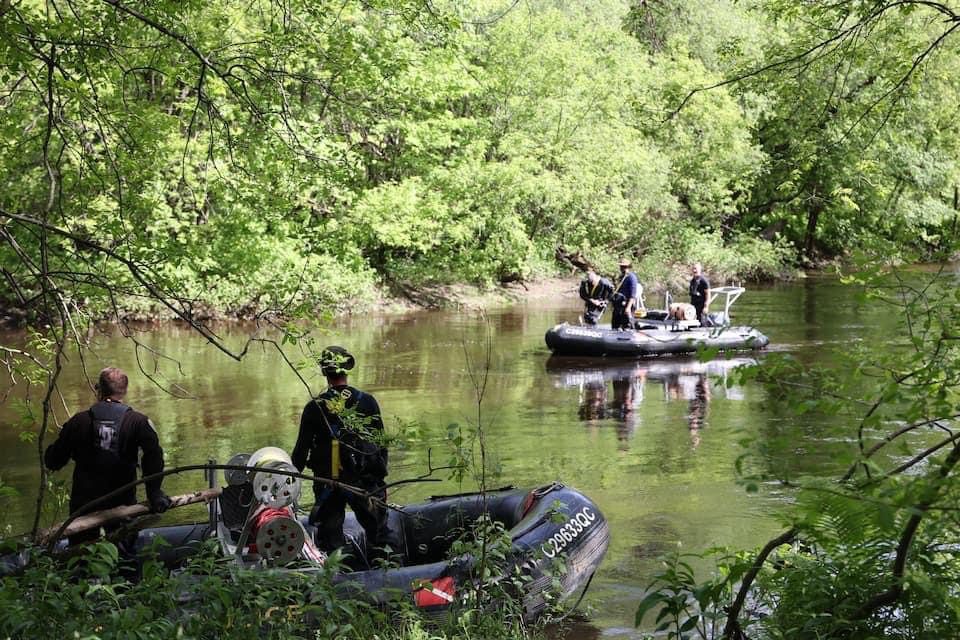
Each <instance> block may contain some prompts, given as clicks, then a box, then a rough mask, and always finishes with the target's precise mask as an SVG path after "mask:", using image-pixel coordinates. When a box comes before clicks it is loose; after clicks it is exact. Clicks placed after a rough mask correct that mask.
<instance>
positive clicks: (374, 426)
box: [290, 345, 388, 551]
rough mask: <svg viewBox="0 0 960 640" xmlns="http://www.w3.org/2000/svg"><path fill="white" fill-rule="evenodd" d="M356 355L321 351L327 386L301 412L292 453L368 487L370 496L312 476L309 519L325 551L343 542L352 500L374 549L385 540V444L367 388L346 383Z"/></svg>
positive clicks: (315, 468) (320, 470)
mask: <svg viewBox="0 0 960 640" xmlns="http://www.w3.org/2000/svg"><path fill="white" fill-rule="evenodd" d="M355 364H356V360H355V359H354V357H353V356H352V355H350V353H348V352H347V350H346V349H344V348H343V347H339V346H335V345H334V346H329V347H327V348H326V349H324V350H323V352H322V353H321V355H320V370H321V372H322V373H323V375H324V376H325V377H326V379H327V385H328V386H327V390H326V391H324V392H323V393H322V394H320V395H319V396H318V397H316V398H314V399H312V400H311V401H310V402H308V403H307V405H306V406H305V407H304V408H303V414H302V415H301V416H300V433H299V435H298V436H297V444H296V445H295V446H294V448H293V453H292V454H291V456H290V458H291V460H293V464H294V465H296V467H297V469H300V470H301V471H303V469H304V468H305V467H310V470H311V471H312V472H313V475H315V476H317V477H319V478H330V479H333V480H337V481H339V482H342V483H343V484H347V485H350V486H353V487H356V488H358V489H363V490H364V491H367V492H372V497H373V498H374V499H378V500H379V501H380V502H379V503H378V502H375V500H374V499H371V498H366V497H363V496H360V495H357V494H356V493H352V492H349V491H345V490H343V489H339V488H335V487H331V486H330V485H328V484H325V483H320V482H315V483H314V485H313V493H314V496H315V498H316V501H315V505H314V508H313V511H311V513H310V522H311V523H312V524H314V525H315V526H316V527H317V544H318V545H319V546H320V547H321V548H323V549H324V550H326V551H333V550H334V549H337V548H338V547H342V546H343V545H344V538H343V520H344V509H345V507H346V505H348V504H349V505H350V508H351V509H353V512H354V514H356V516H357V521H358V522H359V523H360V525H361V526H362V527H363V529H364V531H365V532H366V534H367V547H368V548H370V549H373V548H374V547H378V546H380V545H382V544H384V543H385V542H386V540H387V534H388V531H387V513H386V509H385V507H384V506H383V502H382V501H384V500H386V490H385V489H384V487H385V483H384V478H385V477H386V475H387V449H386V447H384V446H382V444H381V440H382V436H383V420H382V418H381V417H380V405H378V404H377V400H376V398H374V397H373V396H372V395H370V394H369V393H365V392H363V391H360V390H359V389H357V388H355V387H351V386H350V385H348V384H347V372H348V371H350V370H351V369H353V367H354V366H355Z"/></svg>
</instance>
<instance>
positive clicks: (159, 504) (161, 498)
mask: <svg viewBox="0 0 960 640" xmlns="http://www.w3.org/2000/svg"><path fill="white" fill-rule="evenodd" d="M169 508H170V496H168V495H167V494H165V493H164V492H163V491H157V492H156V493H155V494H153V495H152V496H150V511H152V512H153V513H163V512H164V511H166V510H167V509H169Z"/></svg>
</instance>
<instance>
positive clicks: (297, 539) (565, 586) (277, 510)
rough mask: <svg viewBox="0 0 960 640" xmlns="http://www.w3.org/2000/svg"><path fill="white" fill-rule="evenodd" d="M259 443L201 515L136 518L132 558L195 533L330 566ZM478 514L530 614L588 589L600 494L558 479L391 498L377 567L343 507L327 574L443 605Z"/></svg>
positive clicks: (462, 587)
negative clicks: (503, 544)
mask: <svg viewBox="0 0 960 640" xmlns="http://www.w3.org/2000/svg"><path fill="white" fill-rule="evenodd" d="M266 449H270V450H271V452H270V453H269V454H268V456H272V457H273V461H269V462H267V463H266V465H264V461H265V460H268V459H269V458H268V457H265V456H261V457H260V459H259V461H258V460H257V456H258V455H259V454H260V452H259V451H258V452H257V453H254V454H253V455H252V456H246V457H245V459H247V460H249V463H250V467H249V468H250V472H249V473H244V472H239V473H237V472H232V473H231V472H229V471H228V472H227V474H226V475H227V483H228V484H227V486H226V487H223V488H222V491H221V492H220V495H219V497H217V498H216V499H214V500H213V501H212V502H210V503H209V505H208V509H209V521H207V522H202V523H194V524H184V525H173V526H162V527H152V528H146V529H142V530H140V531H139V532H138V533H137V535H136V539H135V541H131V543H129V544H127V545H125V549H126V550H125V553H126V554H127V555H129V556H130V557H131V558H132V559H138V558H143V557H145V556H146V555H147V553H146V552H147V550H150V553H151V554H152V555H153V557H157V558H159V559H160V560H161V561H162V562H164V564H165V565H166V566H168V567H169V568H171V569H177V568H179V567H181V566H183V565H184V564H185V563H186V561H187V560H188V559H189V558H190V557H191V556H193V555H194V554H195V553H196V552H197V550H198V549H199V548H200V546H201V543H203V542H204V541H206V540H209V539H211V538H215V539H217V540H218V541H219V543H220V546H221V548H222V550H223V553H224V555H225V557H227V558H233V559H235V560H236V562H237V563H238V564H239V565H240V566H243V567H247V568H250V569H254V570H255V569H262V568H274V569H279V570H286V569H291V570H296V571H297V572H298V573H300V574H303V573H306V574H308V575H309V574H311V572H313V573H316V574H317V575H318V576H319V575H320V574H326V573H328V572H327V571H326V570H325V569H324V568H323V563H324V562H325V560H326V555H325V554H324V553H323V552H321V551H319V550H318V549H317V548H316V546H315V544H314V541H313V539H314V535H315V533H316V531H315V528H314V527H313V525H311V524H310V523H309V522H308V521H307V517H306V516H297V515H296V512H295V511H294V510H293V505H294V503H295V500H296V497H297V496H298V495H299V492H300V482H301V480H300V479H299V478H297V477H296V469H295V468H293V467H292V465H291V464H290V463H289V458H286V459H285V460H284V459H283V458H285V457H286V454H285V453H283V452H282V451H281V450H279V449H276V448H273V447H268V448H266ZM261 451H263V450H261ZM277 452H280V454H282V456H280V455H278V454H277ZM241 455H243V456H245V454H241ZM235 461H237V458H234V459H233V460H231V463H233V462H235ZM254 465H257V466H256V467H255V466H254ZM278 470H279V471H278ZM482 519H489V520H492V521H494V522H497V523H500V525H502V527H503V529H504V530H505V531H506V532H507V535H508V536H509V540H510V549H509V550H508V551H507V553H505V554H504V555H505V556H506V558H507V560H506V561H505V562H504V563H501V564H500V565H498V566H497V569H498V570H499V571H500V572H502V574H503V575H505V576H506V575H509V576H515V575H518V574H520V575H522V576H523V580H521V581H520V582H519V583H518V584H520V585H522V586H520V587H519V588H518V593H517V597H518V598H519V599H521V601H522V606H523V611H524V616H525V617H526V618H527V619H531V620H532V619H534V618H536V617H537V616H538V615H539V614H540V613H542V612H543V610H544V608H545V607H546V606H547V602H548V601H549V600H550V597H548V596H551V597H553V598H560V599H563V598H565V597H567V596H570V595H571V594H573V593H574V592H576V591H578V590H580V589H585V588H586V585H588V584H589V580H590V578H591V577H592V576H593V573H594V572H595V571H596V570H597V567H599V565H600V562H601V561H602V560H603V557H604V554H605V553H606V550H607V546H608V544H609V539H610V530H609V526H608V524H607V521H606V519H605V518H604V516H603V513H602V512H601V511H600V509H599V508H598V507H597V505H596V504H594V503H593V502H592V501H591V500H590V499H589V498H587V497H586V496H584V495H583V494H582V493H580V492H579V491H577V490H575V489H572V488H569V487H566V486H564V485H563V484H560V483H557V482H554V483H550V484H547V485H544V486H541V487H537V488H534V489H530V490H521V489H515V488H513V487H504V488H501V489H497V490H493V491H488V492H485V493H482V494H481V493H468V494H459V495H450V496H437V497H432V498H430V499H428V500H426V501H424V502H420V503H416V504H410V505H405V506H394V505H391V509H390V510H389V512H388V523H389V528H390V532H391V537H392V539H391V540H390V541H389V543H390V546H391V548H392V550H393V555H392V556H391V561H392V564H391V565H390V566H391V567H392V568H380V567H375V566H374V565H373V563H372V562H370V561H369V558H370V557H371V551H372V550H371V549H369V548H368V545H367V542H366V540H365V534H364V530H363V528H362V527H361V526H360V525H359V523H358V522H357V520H356V518H355V517H354V514H353V513H352V512H348V513H347V514H346V521H345V524H344V533H345V538H346V540H347V546H346V547H345V548H344V552H345V555H346V557H347V560H346V562H345V565H348V566H349V569H345V570H343V571H342V572H340V573H337V574H336V575H335V576H334V578H333V580H334V583H335V585H336V587H337V588H338V589H339V590H341V591H342V592H343V593H345V594H349V595H351V596H353V597H360V598H366V599H368V600H370V601H372V602H373V603H375V604H386V603H388V602H390V601H395V600H397V599H404V598H406V599H409V600H411V601H412V602H413V603H414V604H415V605H416V606H417V607H419V608H421V609H422V610H424V611H425V612H426V613H428V614H430V615H444V614H445V613H446V612H447V611H450V610H455V609H456V606H457V604H458V602H460V598H461V596H463V595H465V594H466V593H468V592H469V591H470V590H471V588H472V587H474V586H476V585H478V584H479V577H478V575H477V574H478V564H479V562H480V560H479V558H478V557H477V556H476V555H475V554H472V553H460V554H454V553H453V552H452V549H453V548H454V543H455V542H457V541H466V542H467V543H468V544H467V548H469V547H470V544H469V543H470V542H471V540H472V539H473V538H472V536H473V533H472V532H473V531H474V530H475V525H477V524H478V523H479V522H480V521H481V520H482ZM161 540H162V544H160V545H157V542H158V541H161ZM63 546H64V543H61V544H60V548H61V549H62V548H63ZM28 561H29V554H28V553H26V552H22V553H19V554H15V555H8V556H5V557H3V558H0V574H8V573H12V572H14V571H16V570H17V569H18V567H22V566H23V565H24V564H25V563H26V562H28ZM557 585H559V587H558V586H557Z"/></svg>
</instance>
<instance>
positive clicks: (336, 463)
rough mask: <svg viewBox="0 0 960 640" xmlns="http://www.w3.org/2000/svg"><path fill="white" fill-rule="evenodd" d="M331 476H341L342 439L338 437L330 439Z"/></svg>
mask: <svg viewBox="0 0 960 640" xmlns="http://www.w3.org/2000/svg"><path fill="white" fill-rule="evenodd" d="M330 477H331V478H333V479H334V480H336V479H337V478H339V477H340V441H339V440H337V439H336V438H332V439H331V440H330Z"/></svg>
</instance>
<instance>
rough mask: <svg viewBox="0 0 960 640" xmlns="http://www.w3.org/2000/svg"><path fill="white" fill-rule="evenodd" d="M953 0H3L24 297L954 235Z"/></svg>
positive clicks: (238, 300)
mask: <svg viewBox="0 0 960 640" xmlns="http://www.w3.org/2000/svg"><path fill="white" fill-rule="evenodd" d="M958 25H960V22H958V19H957V15H956V13H954V10H953V9H952V8H951V7H949V6H948V5H947V4H940V3H929V2H890V3H884V2H851V1H847V2H835V3H826V4H825V3H799V2H788V1H786V0H754V1H752V2H732V1H730V0H716V1H714V2H708V3H695V4H691V3H686V2H679V1H674V0H637V1H634V2H632V3H625V2H623V1H621V0H592V1H591V2H583V3H567V2H551V1H547V0H544V1H538V2H533V1H529V2H506V0H469V1H468V0H456V1H455V0H449V1H443V2H438V1H435V0H434V1H429V0H340V1H338V2H316V1H314V0H307V1H305V0H291V1H289V2H253V3H248V2H243V3H240V2H233V1H232V0H215V1H213V2H150V3H145V2H136V1H133V0H47V1H42V0H20V1H19V2H13V1H10V0H7V1H5V2H2V3H0V106H2V109H0V114H2V115H0V128H2V134H0V167H2V170H0V180H2V181H3V183H2V184H3V188H2V190H0V266H2V267H3V276H4V278H3V282H4V284H3V286H2V287H0V297H2V299H3V302H4V303H5V304H6V306H7V307H8V308H15V309H21V310H28V311H35V310H37V311H39V313H40V314H41V315H46V316H52V315H53V314H52V312H51V311H50V310H51V309H54V308H61V309H64V308H75V309H81V308H82V309H83V310H85V311H89V312H92V314H93V315H100V316H102V315H105V314H108V315H109V314H111V313H112V312H115V311H116V312H121V313H122V312H128V311H138V310H150V311H153V310H156V309H157V308H163V307H167V308H168V309H169V310H172V311H173V312H175V313H176V314H178V315H180V316H181V317H196V316H197V315H198V313H199V311H200V310H201V309H206V308H213V309H217V310H223V311H227V312H233V313H242V312H245V311H249V310H253V309H258V310H259V309H280V310H283V311H286V312H288V313H295V312H297V311H306V310H314V309H317V308H334V307H338V306H339V307H347V306H350V305H351V304H352V303H355V302H358V301H364V300H369V299H371V298H373V297H374V296H375V292H377V291H378V290H379V289H380V288H381V287H384V286H385V287H387V288H394V289H401V290H407V288H408V287H410V286H414V287H416V286H419V285H422V284H425V283H431V282H474V283H480V284H484V283H494V282H498V281H500V282H505V281H512V280H523V279H528V278H531V277H534V276H537V275H541V274H544V273H549V272H551V271H553V270H554V269H555V268H556V265H555V263H554V259H553V255H554V251H555V249H556V247H557V246H558V245H560V246H563V247H565V248H567V249H579V250H581V251H583V252H584V253H586V254H587V255H589V256H590V257H591V259H592V260H594V261H595V262H597V263H599V264H600V265H601V266H610V265H612V264H613V261H614V259H615V258H616V257H617V256H619V255H633V256H635V257H636V258H637V260H636V262H637V263H638V265H639V270H640V271H641V273H642V274H645V275H653V274H657V273H662V272H664V271H665V270H666V269H667V268H669V267H670V266H671V265H673V264H680V263H683V262H685V261H688V260H691V259H700V260H702V261H704V262H705V263H707V265H708V267H709V268H710V269H711V270H712V271H713V272H715V273H718V274H725V275H735V276H739V277H751V276H756V277H762V276H769V275H772V274H775V273H777V272H778V269H779V268H780V267H781V266H782V265H784V264H785V263H787V262H790V261H793V260H796V259H803V260H809V259H816V258H820V257H833V256H837V255H842V254H844V253H846V252H849V251H851V250H854V249H856V248H858V247H860V246H864V245H871V244H875V243H876V242H878V241H885V242H891V243H892V244H894V245H896V246H901V247H906V248H908V249H914V248H919V249H921V250H923V251H926V252H933V251H939V250H942V249H944V248H946V247H949V244H950V241H951V240H952V236H951V234H952V232H953V231H954V227H955V224H956V208H957V203H956V200H957V195H956V192H957V185H958V184H960V169H958V144H960V143H958V140H960V135H957V134H958V131H957V127H958V126H960V125H958V124H957V123H958V122H960V119H958V118H957V117H956V116H957V109H958V106H957V105H960V86H958V85H960V79H958V74H957V73H956V70H957V68H958V66H960V65H958V59H957V48H956V47H955V43H954V40H952V36H953V32H954V30H955V29H956V28H957V26H958Z"/></svg>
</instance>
